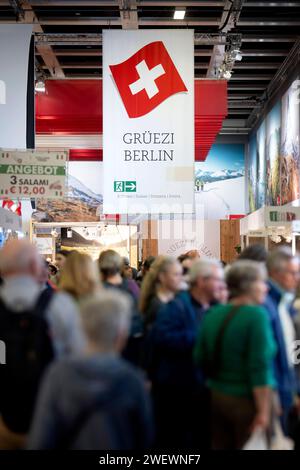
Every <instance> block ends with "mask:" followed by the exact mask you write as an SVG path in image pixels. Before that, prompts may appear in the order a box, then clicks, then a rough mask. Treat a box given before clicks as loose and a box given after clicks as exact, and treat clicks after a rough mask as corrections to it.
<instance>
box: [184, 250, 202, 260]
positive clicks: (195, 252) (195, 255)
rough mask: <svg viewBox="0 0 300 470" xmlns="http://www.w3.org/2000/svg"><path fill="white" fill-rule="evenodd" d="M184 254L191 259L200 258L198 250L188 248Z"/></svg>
mask: <svg viewBox="0 0 300 470" xmlns="http://www.w3.org/2000/svg"><path fill="white" fill-rule="evenodd" d="M186 256H187V257H188V258H189V259H192V260H198V259H200V254H199V251H198V250H189V251H187V252H186Z"/></svg>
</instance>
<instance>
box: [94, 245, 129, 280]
mask: <svg viewBox="0 0 300 470" xmlns="http://www.w3.org/2000/svg"><path fill="white" fill-rule="evenodd" d="M98 266H99V271H100V273H101V276H102V280H103V281H106V280H107V279H109V278H110V277H112V276H115V275H116V274H120V273H121V270H122V266H123V260H122V258H121V256H120V255H119V253H117V252H116V251H114V250H105V251H102V253H101V254H100V256H99V260H98Z"/></svg>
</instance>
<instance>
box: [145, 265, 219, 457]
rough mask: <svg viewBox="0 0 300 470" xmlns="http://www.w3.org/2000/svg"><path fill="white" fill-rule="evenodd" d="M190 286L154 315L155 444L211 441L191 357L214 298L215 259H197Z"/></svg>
mask: <svg viewBox="0 0 300 470" xmlns="http://www.w3.org/2000/svg"><path fill="white" fill-rule="evenodd" d="M190 285H191V287H190V290H189V291H185V292H181V293H179V294H178V295H177V296H176V297H175V299H174V300H172V301H171V302H170V303H168V304H167V305H166V306H165V307H163V308H162V310H161V311H160V312H159V315H158V316H157V320H156V324H155V325H154V329H153V342H154V345H155V346H154V348H155V356H156V357H157V358H158V360H157V362H156V364H154V365H153V370H152V377H151V378H152V381H153V397H154V404H155V414H156V421H157V428H158V429H157V432H158V446H160V447H166V448H168V447H170V448H192V447H199V446H200V448H201V447H203V448H207V447H208V445H209V419H208V418H209V416H208V412H209V403H208V397H207V390H206V389H205V387H204V384H203V378H202V374H201V371H200V370H199V369H197V368H196V366H195V364H194V361H193V349H194V345H195V340H196V337H197V333H198V329H199V328H200V326H201V321H202V319H203V316H204V315H205V313H206V311H207V310H208V309H209V307H210V306H211V305H212V304H213V303H216V302H218V297H219V294H220V292H221V290H222V288H223V285H224V278H223V269H222V267H221V265H220V263H219V262H217V261H213V260H201V261H196V262H195V263H194V264H193V265H192V267H191V270H190Z"/></svg>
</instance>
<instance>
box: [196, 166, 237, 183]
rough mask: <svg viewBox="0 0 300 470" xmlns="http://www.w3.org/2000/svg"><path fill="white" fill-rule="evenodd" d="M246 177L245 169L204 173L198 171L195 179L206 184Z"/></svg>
mask: <svg viewBox="0 0 300 470" xmlns="http://www.w3.org/2000/svg"><path fill="white" fill-rule="evenodd" d="M244 175H245V171H244V169H238V170H217V171H203V170H201V169H197V170H196V173H195V179H200V180H201V181H203V182H204V183H213V182H214V181H223V180H228V179H232V178H241V177H242V176H244Z"/></svg>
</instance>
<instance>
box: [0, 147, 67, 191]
mask: <svg viewBox="0 0 300 470" xmlns="http://www.w3.org/2000/svg"><path fill="white" fill-rule="evenodd" d="M67 158H68V152H67V151H62V152H54V151H53V152H37V151H24V152H22V151H19V152H18V151H15V152H5V151H2V152H0V198H2V199H4V198H11V199H28V198H36V197H39V198H48V199H53V198H62V197H63V196H64V193H65V179H66V162H67Z"/></svg>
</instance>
